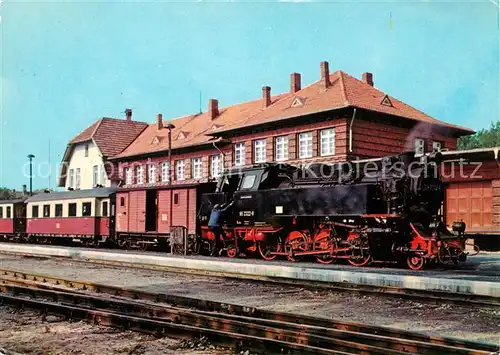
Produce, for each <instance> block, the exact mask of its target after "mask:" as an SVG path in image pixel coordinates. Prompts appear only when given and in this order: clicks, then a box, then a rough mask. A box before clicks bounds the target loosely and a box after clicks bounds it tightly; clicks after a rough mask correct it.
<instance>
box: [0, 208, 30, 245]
mask: <svg viewBox="0 0 500 355" xmlns="http://www.w3.org/2000/svg"><path fill="white" fill-rule="evenodd" d="M25 231H26V207H25V204H24V200H4V201H0V237H2V238H3V239H6V240H11V239H17V238H19V237H21V236H22V235H23V234H24V232H25Z"/></svg>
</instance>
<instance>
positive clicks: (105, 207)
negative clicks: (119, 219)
mask: <svg viewBox="0 0 500 355" xmlns="http://www.w3.org/2000/svg"><path fill="white" fill-rule="evenodd" d="M101 216H103V217H107V216H108V201H103V202H102V212H101Z"/></svg>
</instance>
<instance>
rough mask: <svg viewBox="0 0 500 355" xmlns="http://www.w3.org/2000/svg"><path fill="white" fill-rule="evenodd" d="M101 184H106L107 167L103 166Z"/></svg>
mask: <svg viewBox="0 0 500 355" xmlns="http://www.w3.org/2000/svg"><path fill="white" fill-rule="evenodd" d="M101 185H102V186H106V167H105V166H101Z"/></svg>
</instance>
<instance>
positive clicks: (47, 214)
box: [43, 205, 50, 218]
mask: <svg viewBox="0 0 500 355" xmlns="http://www.w3.org/2000/svg"><path fill="white" fill-rule="evenodd" d="M43 216H44V217H45V218H47V217H50V205H43Z"/></svg>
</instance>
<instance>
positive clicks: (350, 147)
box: [349, 107, 356, 153]
mask: <svg viewBox="0 0 500 355" xmlns="http://www.w3.org/2000/svg"><path fill="white" fill-rule="evenodd" d="M355 117H356V107H355V108H354V111H353V113H352V118H351V124H350V125H349V153H352V124H353V123H354V118H355Z"/></svg>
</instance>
